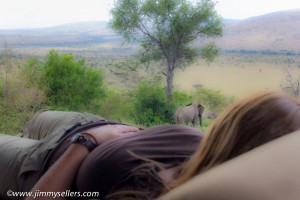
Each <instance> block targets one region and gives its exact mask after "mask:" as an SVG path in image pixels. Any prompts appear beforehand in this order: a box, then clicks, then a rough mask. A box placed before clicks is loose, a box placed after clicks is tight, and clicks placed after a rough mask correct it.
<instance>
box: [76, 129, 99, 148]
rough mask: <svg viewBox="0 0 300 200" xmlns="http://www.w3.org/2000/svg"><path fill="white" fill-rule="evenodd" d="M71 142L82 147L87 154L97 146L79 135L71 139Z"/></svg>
mask: <svg viewBox="0 0 300 200" xmlns="http://www.w3.org/2000/svg"><path fill="white" fill-rule="evenodd" d="M71 141H72V143H78V144H82V145H84V146H85V147H86V148H87V149H88V150H89V152H91V151H92V150H93V149H94V148H96V147H97V145H96V144H95V143H94V142H92V141H91V140H90V139H88V138H86V137H85V136H84V135H82V134H81V133H76V134H75V135H74V136H73V137H72V139H71Z"/></svg>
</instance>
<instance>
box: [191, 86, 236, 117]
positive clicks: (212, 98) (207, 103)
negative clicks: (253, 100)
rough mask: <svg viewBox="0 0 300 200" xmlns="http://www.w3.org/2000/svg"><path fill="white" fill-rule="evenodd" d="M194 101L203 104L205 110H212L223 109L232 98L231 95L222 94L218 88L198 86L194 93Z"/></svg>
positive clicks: (219, 110) (218, 110)
mask: <svg viewBox="0 0 300 200" xmlns="http://www.w3.org/2000/svg"><path fill="white" fill-rule="evenodd" d="M194 98H195V101H197V102H199V103H201V104H203V105H204V107H205V110H209V111H213V112H221V111H223V110H224V109H225V108H226V107H227V106H228V105H229V104H231V103H232V102H233V100H234V98H233V97H230V96H226V95H223V94H222V93H221V91H219V90H211V89H206V88H199V89H198V90H197V91H196V93H195V97H194Z"/></svg>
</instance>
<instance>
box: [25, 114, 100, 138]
mask: <svg viewBox="0 0 300 200" xmlns="http://www.w3.org/2000/svg"><path fill="white" fill-rule="evenodd" d="M103 119H104V118H102V117H99V116H97V115H93V114H89V113H78V112H63V111H41V112H38V113H36V114H35V115H34V116H33V118H32V119H31V120H29V121H28V122H27V123H26V124H25V126H24V133H23V135H22V137H26V138H30V139H37V140H39V139H42V138H44V137H46V136H48V135H50V134H57V133H61V132H64V131H65V130H66V129H67V128H69V127H71V126H72V125H74V124H75V123H76V122H81V123H87V122H91V121H98V120H103Z"/></svg>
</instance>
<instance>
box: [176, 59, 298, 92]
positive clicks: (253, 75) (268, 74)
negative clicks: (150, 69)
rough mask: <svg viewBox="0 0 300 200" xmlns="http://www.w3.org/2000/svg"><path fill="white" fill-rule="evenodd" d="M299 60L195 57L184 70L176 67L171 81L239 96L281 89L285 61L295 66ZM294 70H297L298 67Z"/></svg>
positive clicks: (180, 86) (189, 88) (188, 87)
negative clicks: (208, 60)
mask: <svg viewBox="0 0 300 200" xmlns="http://www.w3.org/2000/svg"><path fill="white" fill-rule="evenodd" d="M288 59H290V60H288ZM287 61H289V62H287ZM298 62H299V58H297V57H296V58H295V57H293V58H288V57H284V56H282V57H280V56H241V55H236V56H232V55H227V56H221V57H219V58H218V59H217V60H216V61H215V62H214V63H211V64H210V65H208V64H207V63H205V62H203V61H201V60H199V61H197V62H196V63H195V64H193V65H192V66H190V67H188V68H186V69H185V70H184V71H178V72H177V73H176V75H175V78H174V82H175V87H176V88H177V89H180V90H185V91H190V92H192V91H194V90H195V88H196V86H197V85H198V86H199V85H201V86H203V87H205V88H210V89H216V90H221V91H222V92H223V93H224V94H227V95H232V96H236V97H239V96H242V95H246V94H248V93H252V92H256V91H261V90H281V85H282V82H283V80H284V78H285V74H284V70H283V69H284V68H285V67H286V66H288V65H296V66H297V63H298ZM294 73H295V74H296V73H298V74H299V73H300V69H299V68H298V69H295V72H294Z"/></svg>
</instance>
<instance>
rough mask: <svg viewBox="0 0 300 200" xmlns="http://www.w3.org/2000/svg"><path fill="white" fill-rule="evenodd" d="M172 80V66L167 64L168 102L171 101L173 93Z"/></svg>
mask: <svg viewBox="0 0 300 200" xmlns="http://www.w3.org/2000/svg"><path fill="white" fill-rule="evenodd" d="M173 79H174V66H172V65H171V64H169V63H168V71H167V98H168V101H169V102H171V101H172V91H173Z"/></svg>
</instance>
